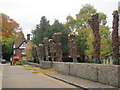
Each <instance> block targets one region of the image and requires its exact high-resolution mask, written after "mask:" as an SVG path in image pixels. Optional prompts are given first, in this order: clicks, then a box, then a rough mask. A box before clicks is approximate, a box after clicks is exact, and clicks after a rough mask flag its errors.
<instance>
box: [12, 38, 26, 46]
mask: <svg viewBox="0 0 120 90" xmlns="http://www.w3.org/2000/svg"><path fill="white" fill-rule="evenodd" d="M23 42H27V41H26V40H23V39H16V40H14V44H15V48H19V46H20V45H21V44H22V43H23Z"/></svg>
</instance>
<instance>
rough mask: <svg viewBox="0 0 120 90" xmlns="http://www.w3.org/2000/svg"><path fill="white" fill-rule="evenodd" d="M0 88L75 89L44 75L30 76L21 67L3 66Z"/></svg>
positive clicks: (28, 72) (28, 71)
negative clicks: (0, 86)
mask: <svg viewBox="0 0 120 90" xmlns="http://www.w3.org/2000/svg"><path fill="white" fill-rule="evenodd" d="M2 88H76V87H74V86H72V85H69V84H67V83H64V82H62V81H59V80H56V79H53V78H50V77H48V76H46V75H44V74H32V71H31V70H22V69H21V66H10V65H3V77H2Z"/></svg>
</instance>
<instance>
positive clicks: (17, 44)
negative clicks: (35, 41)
mask: <svg viewBox="0 0 120 90" xmlns="http://www.w3.org/2000/svg"><path fill="white" fill-rule="evenodd" d="M28 42H31V41H30V34H28V35H27V40H23V39H16V40H14V42H13V57H15V56H16V57H19V59H20V60H26V52H25V49H26V46H27V43H28Z"/></svg>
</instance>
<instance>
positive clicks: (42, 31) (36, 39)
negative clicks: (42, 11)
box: [32, 16, 50, 45]
mask: <svg viewBox="0 0 120 90" xmlns="http://www.w3.org/2000/svg"><path fill="white" fill-rule="evenodd" d="M49 27H50V24H49V21H48V20H47V19H46V17H45V16H42V18H41V20H40V24H39V25H36V28H35V30H32V34H33V39H32V41H33V43H34V44H36V45H39V44H42V43H43V38H44V37H47V36H48V34H49V33H50V31H49Z"/></svg>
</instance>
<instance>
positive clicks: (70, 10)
mask: <svg viewBox="0 0 120 90" xmlns="http://www.w3.org/2000/svg"><path fill="white" fill-rule="evenodd" d="M119 1H120V0H0V13H5V14H6V15H8V16H10V17H11V18H12V19H14V20H15V21H17V22H18V23H19V24H20V27H22V28H23V33H24V35H25V37H26V35H27V34H29V33H31V30H32V29H34V28H35V26H36V24H39V23H40V19H41V17H42V16H46V18H47V20H49V21H50V24H53V22H54V20H55V19H57V20H59V21H60V22H61V23H65V22H66V17H67V16H68V15H71V16H72V17H74V18H75V16H76V14H78V13H79V11H80V9H81V8H82V5H85V4H91V5H93V6H94V8H95V9H97V12H103V13H105V14H106V15H107V25H108V26H109V27H112V21H113V16H112V13H113V11H114V10H117V9H118V2H119Z"/></svg>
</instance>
